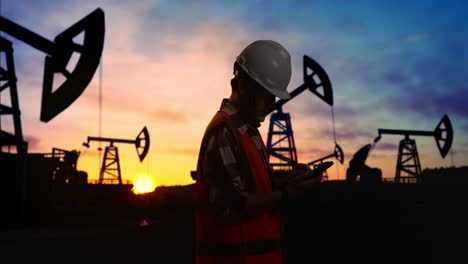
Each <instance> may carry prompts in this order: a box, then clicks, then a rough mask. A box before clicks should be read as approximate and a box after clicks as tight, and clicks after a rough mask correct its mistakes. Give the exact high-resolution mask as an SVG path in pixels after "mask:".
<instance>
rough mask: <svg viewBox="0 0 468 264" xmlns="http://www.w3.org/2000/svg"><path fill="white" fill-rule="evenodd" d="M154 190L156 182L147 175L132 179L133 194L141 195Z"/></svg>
mask: <svg viewBox="0 0 468 264" xmlns="http://www.w3.org/2000/svg"><path fill="white" fill-rule="evenodd" d="M154 189H156V182H155V180H154V179H153V177H150V176H148V175H138V176H136V177H135V178H133V188H132V191H133V193H134V194H143V193H149V192H152V191H154Z"/></svg>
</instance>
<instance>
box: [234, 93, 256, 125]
mask: <svg viewBox="0 0 468 264" xmlns="http://www.w3.org/2000/svg"><path fill="white" fill-rule="evenodd" d="M228 101H229V103H230V104H231V105H232V106H234V107H235V108H236V109H237V112H238V114H239V117H240V118H241V119H242V120H243V121H244V122H245V123H247V124H249V125H250V126H252V127H254V128H258V127H260V122H258V121H257V120H254V119H252V114H251V113H246V111H245V109H243V108H242V106H241V105H240V104H239V102H238V100H235V98H233V97H232V96H231V97H229V99H228Z"/></svg>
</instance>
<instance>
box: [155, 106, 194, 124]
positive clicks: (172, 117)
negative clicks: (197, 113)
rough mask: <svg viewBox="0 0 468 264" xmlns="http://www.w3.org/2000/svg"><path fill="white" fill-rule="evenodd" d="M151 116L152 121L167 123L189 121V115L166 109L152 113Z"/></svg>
mask: <svg viewBox="0 0 468 264" xmlns="http://www.w3.org/2000/svg"><path fill="white" fill-rule="evenodd" d="M149 115H150V116H151V119H152V120H155V121H158V122H166V123H184V122H185V121H187V119H188V115H187V114H186V113H184V112H183V111H176V110H171V109H164V108H160V109H157V110H155V111H152V112H151V113H150V114H149Z"/></svg>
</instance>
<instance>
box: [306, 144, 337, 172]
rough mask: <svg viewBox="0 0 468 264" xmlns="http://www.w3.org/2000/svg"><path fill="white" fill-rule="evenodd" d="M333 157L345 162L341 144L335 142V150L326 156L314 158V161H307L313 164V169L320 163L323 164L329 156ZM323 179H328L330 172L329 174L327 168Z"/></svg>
mask: <svg viewBox="0 0 468 264" xmlns="http://www.w3.org/2000/svg"><path fill="white" fill-rule="evenodd" d="M333 157H335V158H336V160H338V161H339V162H340V163H341V164H343V161H344V155H343V150H342V149H341V147H340V145H338V144H335V150H334V151H333V153H332V154H330V155H327V156H324V157H322V158H319V159H316V160H313V161H311V162H309V163H307V165H309V166H312V169H313V170H314V169H316V168H317V167H318V166H320V164H323V161H324V160H326V159H329V158H333ZM322 180H323V181H327V180H328V174H327V171H326V170H324V171H323V174H322Z"/></svg>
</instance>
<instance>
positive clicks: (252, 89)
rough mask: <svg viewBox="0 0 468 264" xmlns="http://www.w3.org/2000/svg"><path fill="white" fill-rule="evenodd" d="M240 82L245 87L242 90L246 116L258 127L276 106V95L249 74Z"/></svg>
mask: <svg viewBox="0 0 468 264" xmlns="http://www.w3.org/2000/svg"><path fill="white" fill-rule="evenodd" d="M239 84H240V85H241V86H242V88H243V89H241V91H243V95H242V96H244V100H243V101H244V103H243V108H244V109H242V111H243V112H244V117H245V118H247V119H248V121H250V122H253V123H254V125H256V126H257V127H258V126H260V123H261V122H263V121H265V117H266V116H267V115H268V114H269V113H270V109H271V108H272V107H273V106H274V104H275V96H274V95H273V94H271V93H270V92H268V91H267V90H266V89H265V88H263V87H262V86H261V85H260V84H258V83H257V82H256V81H255V80H253V79H252V78H250V77H248V76H245V77H243V78H241V80H240V83H239Z"/></svg>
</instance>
